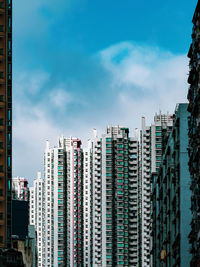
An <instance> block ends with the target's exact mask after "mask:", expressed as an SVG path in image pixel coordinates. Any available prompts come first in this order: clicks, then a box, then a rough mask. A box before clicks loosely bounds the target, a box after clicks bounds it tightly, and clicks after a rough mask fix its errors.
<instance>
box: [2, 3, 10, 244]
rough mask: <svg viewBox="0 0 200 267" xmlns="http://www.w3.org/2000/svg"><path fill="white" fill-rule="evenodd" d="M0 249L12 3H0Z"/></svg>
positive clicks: (6, 234)
mask: <svg viewBox="0 0 200 267" xmlns="http://www.w3.org/2000/svg"><path fill="white" fill-rule="evenodd" d="M0 154H1V157H0V248H6V247H7V248H10V247H11V220H12V219H11V206H12V204H11V193H12V0H2V1H1V2H0Z"/></svg>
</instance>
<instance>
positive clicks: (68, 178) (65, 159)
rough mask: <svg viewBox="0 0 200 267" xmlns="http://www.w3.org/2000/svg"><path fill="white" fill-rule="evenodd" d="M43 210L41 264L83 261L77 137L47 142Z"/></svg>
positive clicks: (80, 167)
mask: <svg viewBox="0 0 200 267" xmlns="http://www.w3.org/2000/svg"><path fill="white" fill-rule="evenodd" d="M44 164H45V178H44V196H45V197H44V211H43V221H44V224H43V263H42V264H43V265H42V266H63V265H65V266H69V267H71V266H81V264H82V262H83V237H82V236H83V197H82V196H83V188H82V186H83V151H82V148H81V141H80V140H79V139H77V138H64V137H63V138H60V139H59V141H58V146H57V147H54V148H50V145H49V142H47V144H46V150H45V157H44Z"/></svg>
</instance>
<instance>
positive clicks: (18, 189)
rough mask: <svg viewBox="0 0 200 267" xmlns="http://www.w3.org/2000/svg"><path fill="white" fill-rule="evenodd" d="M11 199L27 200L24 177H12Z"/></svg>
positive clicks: (26, 185) (26, 187) (26, 184)
mask: <svg viewBox="0 0 200 267" xmlns="http://www.w3.org/2000/svg"><path fill="white" fill-rule="evenodd" d="M12 195H13V199H18V200H25V201H28V181H27V180H26V179H25V178H24V177H14V178H12Z"/></svg>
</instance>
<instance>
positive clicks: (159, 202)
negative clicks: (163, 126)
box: [151, 104, 196, 267]
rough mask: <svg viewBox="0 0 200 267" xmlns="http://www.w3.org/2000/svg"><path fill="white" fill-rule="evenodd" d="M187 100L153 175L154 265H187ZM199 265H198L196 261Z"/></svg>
mask: <svg viewBox="0 0 200 267" xmlns="http://www.w3.org/2000/svg"><path fill="white" fill-rule="evenodd" d="M187 106H188V105H187V104H179V105H178V106H177V109H176V112H175V119H174V126H173V129H172V132H171V133H170V134H168V139H167V140H168V141H167V144H166V147H165V151H164V153H163V157H162V163H161V167H160V171H159V173H158V174H153V175H152V183H153V190H152V203H153V205H152V207H153V208H152V236H153V246H152V255H153V257H152V258H153V261H152V265H151V266H154V267H160V266H162V267H167V266H170V267H178V266H181V267H188V266H189V265H190V259H191V255H190V253H189V247H190V245H189V240H188V235H189V233H190V221H191V211H190V199H191V191H190V189H189V182H190V174H189V168H188V137H187V136H188V135H187V132H188V115H189V113H188V112H187ZM194 266H196V265H194Z"/></svg>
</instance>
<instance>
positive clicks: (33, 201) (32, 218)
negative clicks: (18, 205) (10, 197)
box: [29, 172, 44, 267]
mask: <svg viewBox="0 0 200 267" xmlns="http://www.w3.org/2000/svg"><path fill="white" fill-rule="evenodd" d="M29 194H30V195H29V224H30V225H34V228H35V232H36V237H37V238H36V242H37V246H36V247H37V259H38V260H37V261H38V267H40V266H43V265H42V264H43V254H44V253H43V250H44V246H43V238H44V236H43V234H44V179H43V178H42V177H41V173H40V172H38V174H37V179H35V180H34V182H33V187H30V188H29Z"/></svg>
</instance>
